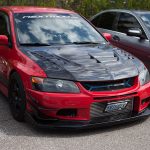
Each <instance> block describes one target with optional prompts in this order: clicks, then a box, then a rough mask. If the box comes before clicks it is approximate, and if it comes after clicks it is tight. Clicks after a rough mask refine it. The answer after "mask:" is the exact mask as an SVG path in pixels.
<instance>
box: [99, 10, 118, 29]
mask: <svg viewBox="0 0 150 150" xmlns="http://www.w3.org/2000/svg"><path fill="white" fill-rule="evenodd" d="M116 16H117V13H115V12H107V13H103V14H101V16H100V18H99V22H98V24H97V27H98V28H103V29H108V30H113V24H114V21H115V19H116Z"/></svg>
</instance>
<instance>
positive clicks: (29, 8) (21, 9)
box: [0, 6, 75, 14]
mask: <svg viewBox="0 0 150 150" xmlns="http://www.w3.org/2000/svg"><path fill="white" fill-rule="evenodd" d="M0 10H5V11H11V12H13V13H32V12H33V13H34V12H51V13H69V14H70V13H75V12H73V11H70V10H65V9H60V8H50V7H37V6H3V7H0Z"/></svg>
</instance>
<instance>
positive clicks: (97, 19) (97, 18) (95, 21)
mask: <svg viewBox="0 0 150 150" xmlns="http://www.w3.org/2000/svg"><path fill="white" fill-rule="evenodd" d="M100 17H101V15H99V16H96V17H95V18H94V19H93V20H92V21H91V22H92V24H94V25H95V26H96V27H97V25H98V23H99V19H100Z"/></svg>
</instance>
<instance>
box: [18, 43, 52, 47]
mask: <svg viewBox="0 0 150 150" xmlns="http://www.w3.org/2000/svg"><path fill="white" fill-rule="evenodd" d="M20 45H22V46H51V44H48V43H20Z"/></svg>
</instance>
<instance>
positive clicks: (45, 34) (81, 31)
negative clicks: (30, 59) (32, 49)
mask: <svg viewBox="0 0 150 150" xmlns="http://www.w3.org/2000/svg"><path fill="white" fill-rule="evenodd" d="M15 24H16V28H17V29H16V32H17V37H18V40H19V43H20V44H30V45H32V44H35V43H37V44H43V45H47V44H48V45H51V44H77V43H78V44H79V43H82V44H83V43H84V44H86V43H100V42H102V41H104V38H103V37H102V36H101V35H100V34H99V33H98V32H97V31H96V30H95V29H94V28H93V27H92V26H91V25H90V24H89V23H88V22H87V21H86V20H84V19H83V18H82V17H81V16H79V15H77V14H52V13H17V14H15Z"/></svg>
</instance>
